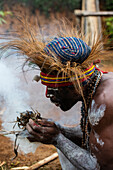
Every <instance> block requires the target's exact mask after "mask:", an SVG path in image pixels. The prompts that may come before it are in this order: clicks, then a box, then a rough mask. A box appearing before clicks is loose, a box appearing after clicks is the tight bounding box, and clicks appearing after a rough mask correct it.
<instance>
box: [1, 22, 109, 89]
mask: <svg viewBox="0 0 113 170" xmlns="http://www.w3.org/2000/svg"><path fill="white" fill-rule="evenodd" d="M22 24H23V31H22V32H18V33H16V35H15V36H14V37H12V38H11V40H10V41H9V42H6V43H4V44H2V45H3V46H2V48H3V50H6V49H9V48H13V49H16V52H18V53H20V54H22V55H25V59H26V61H25V64H28V63H33V64H35V66H38V67H39V68H40V70H41V71H42V72H44V73H47V74H48V75H49V74H51V73H55V74H57V77H58V76H59V75H62V77H65V76H67V77H76V80H77V82H78V85H79V87H80V81H79V77H84V78H85V77H86V75H85V74H84V72H83V70H85V69H87V68H88V67H89V66H90V65H91V63H93V62H94V61H95V60H97V59H106V56H108V54H107V53H106V51H105V50H103V42H102V40H101V39H100V37H98V39H97V40H96V41H94V44H93V46H92V47H91V48H90V47H89V46H87V44H86V43H87V41H86V38H85V37H84V36H82V34H80V33H77V30H76V28H74V26H73V24H69V23H66V22H65V21H64V20H63V21H62V22H59V24H57V26H56V27H57V28H58V29H57V38H56V39H54V40H51V39H50V38H49V39H45V38H44V37H43V36H42V34H40V31H38V28H37V30H34V29H33V27H31V26H30V25H29V24H28V23H26V22H23V21H22ZM39 30H40V28H39ZM75 37H76V38H75ZM52 39H53V38H52ZM69 39H71V41H73V42H72V43H71V44H70V42H69ZM81 39H82V40H84V41H85V42H86V43H84V41H82V40H81ZM57 41H58V42H59V43H57ZM63 41H64V45H63ZM55 42H56V44H57V45H56V49H57V50H56V49H55ZM51 44H52V45H51ZM53 44H54V45H53ZM61 44H62V45H61ZM73 44H74V45H73ZM75 44H76V46H75ZM69 46H73V47H72V48H73V49H72V48H71V49H70V48H69ZM80 46H81V47H80ZM58 48H59V49H60V53H59V49H58ZM70 53H71V57H68V56H69V55H70ZM66 55H67V57H66ZM81 56H82V58H81ZM80 58H81V59H80ZM31 65H32V64H31ZM70 80H71V79H70ZM72 81H73V83H75V81H74V80H73V79H72ZM79 89H81V88H79ZM80 91H81V90H80Z"/></svg>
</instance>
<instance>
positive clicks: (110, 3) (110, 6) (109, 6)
mask: <svg viewBox="0 0 113 170" xmlns="http://www.w3.org/2000/svg"><path fill="white" fill-rule="evenodd" d="M104 1H105V2H104V8H105V9H106V10H113V0H104Z"/></svg>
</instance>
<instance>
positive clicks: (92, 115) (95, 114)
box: [88, 100, 106, 126]
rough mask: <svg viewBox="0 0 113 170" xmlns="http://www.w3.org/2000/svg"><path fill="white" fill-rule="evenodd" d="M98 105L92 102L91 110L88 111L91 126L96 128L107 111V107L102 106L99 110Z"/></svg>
mask: <svg viewBox="0 0 113 170" xmlns="http://www.w3.org/2000/svg"><path fill="white" fill-rule="evenodd" d="M97 106H98V105H97V104H96V103H95V101H94V100H92V103H91V108H89V110H88V117H89V121H90V123H91V125H93V126H95V125H98V123H99V121H100V120H101V119H102V117H103V116H104V112H105V110H106V105H105V104H101V105H100V107H99V108H97Z"/></svg>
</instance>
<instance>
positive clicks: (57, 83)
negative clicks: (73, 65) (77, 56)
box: [40, 64, 95, 87]
mask: <svg viewBox="0 0 113 170" xmlns="http://www.w3.org/2000/svg"><path fill="white" fill-rule="evenodd" d="M94 71H95V66H94V65H93V64H92V65H91V66H90V67H89V68H87V69H85V70H84V72H83V75H85V78H84V76H78V79H79V80H80V82H82V84H83V85H85V84H86V82H87V79H88V78H90V77H91V75H92V74H93V73H94ZM40 78H41V83H42V84H43V85H46V86H48V87H62V86H69V85H72V84H73V82H72V81H74V80H76V78H75V77H61V76H58V77H57V76H55V75H50V74H49V75H48V74H45V73H43V72H41V73H40Z"/></svg>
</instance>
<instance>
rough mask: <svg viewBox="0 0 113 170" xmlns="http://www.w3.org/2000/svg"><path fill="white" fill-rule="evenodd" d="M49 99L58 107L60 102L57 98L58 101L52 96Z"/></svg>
mask: <svg viewBox="0 0 113 170" xmlns="http://www.w3.org/2000/svg"><path fill="white" fill-rule="evenodd" d="M50 100H51V102H52V103H54V104H55V105H56V106H57V107H60V105H61V104H60V100H58V101H57V100H54V98H53V97H52V98H50Z"/></svg>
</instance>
